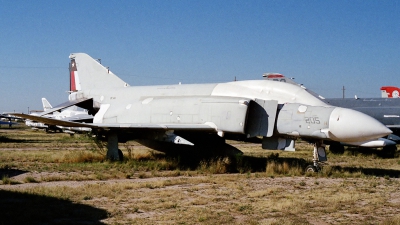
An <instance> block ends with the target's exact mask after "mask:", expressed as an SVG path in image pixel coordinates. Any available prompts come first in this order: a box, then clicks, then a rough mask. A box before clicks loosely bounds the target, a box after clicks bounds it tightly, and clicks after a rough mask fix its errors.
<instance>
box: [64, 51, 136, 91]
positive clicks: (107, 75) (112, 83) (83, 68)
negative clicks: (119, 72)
mask: <svg viewBox="0 0 400 225" xmlns="http://www.w3.org/2000/svg"><path fill="white" fill-rule="evenodd" d="M69 58H70V59H71V62H70V66H69V68H70V79H71V80H70V91H71V92H75V91H80V90H90V89H104V88H115V87H127V86H129V85H128V84H127V83H126V82H125V81H123V80H121V79H120V78H119V77H117V76H116V75H115V74H114V73H112V72H111V71H110V70H109V69H108V68H105V67H104V66H102V65H101V64H100V63H99V62H97V61H96V60H95V59H93V58H92V57H90V56H89V55H87V54H85V53H72V54H71V55H70V56H69Z"/></svg>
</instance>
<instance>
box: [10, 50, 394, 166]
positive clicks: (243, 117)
mask: <svg viewBox="0 0 400 225" xmlns="http://www.w3.org/2000/svg"><path fill="white" fill-rule="evenodd" d="M70 59H71V61H70V76H71V83H70V85H71V94H70V95H69V101H68V102H66V103H63V104H61V105H59V106H58V107H54V108H53V109H51V110H49V111H46V112H44V113H42V114H41V115H40V116H43V115H46V114H49V113H52V112H53V111H57V110H60V109H62V108H66V107H69V106H71V105H77V106H79V107H82V108H85V109H87V110H88V111H89V114H91V115H94V119H93V123H75V122H70V121H61V120H56V119H53V118H45V117H40V116H32V115H25V114H17V115H18V116H21V117H24V118H31V119H37V120H38V121H42V122H45V123H46V124H52V125H58V126H69V127H72V126H76V127H89V128H92V130H93V132H95V133H96V134H97V135H98V136H102V137H105V138H106V139H107V142H108V143H107V148H108V151H107V156H108V158H110V159H113V160H121V159H122V157H123V156H122V154H121V153H122V152H121V151H119V149H118V142H124V141H127V140H132V139H135V140H137V141H138V142H139V143H142V144H143V145H146V146H149V147H151V148H155V149H158V150H163V149H165V148H167V147H173V148H176V147H178V146H186V147H187V148H188V150H189V149H194V148H197V149H201V150H205V149H215V150H217V149H222V148H225V147H226V148H229V147H232V146H230V145H228V144H227V143H226V142H225V140H226V139H238V138H240V139H241V140H244V141H248V142H252V141H254V138H257V137H262V139H261V141H260V142H262V145H261V147H262V148H263V149H280V150H285V149H286V150H289V149H293V148H294V141H295V140H296V139H297V138H299V137H300V138H306V139H308V140H310V141H311V142H313V143H314V154H313V156H314V159H313V162H314V163H313V165H310V166H308V167H307V170H308V171H317V170H318V169H319V166H320V164H319V162H320V161H326V160H327V158H326V154H325V145H324V144H323V142H324V141H329V140H331V141H337V142H346V143H353V144H356V145H363V144H368V143H371V142H376V140H378V138H381V137H383V136H387V135H388V134H390V133H392V132H391V130H389V129H388V128H387V127H385V126H384V125H383V124H381V123H380V122H379V121H377V120H375V119H374V118H372V117H370V116H368V115H365V114H363V113H361V112H358V111H355V110H352V109H346V108H341V107H335V106H331V105H329V104H327V103H325V102H323V101H322V100H321V99H320V98H318V97H314V96H313V95H312V94H310V93H309V92H307V91H306V90H305V89H303V88H302V87H299V86H298V85H294V84H290V83H284V82H274V81H270V80H246V81H236V82H227V83H217V84H185V85H184V84H182V85H180V84H179V85H160V86H129V85H128V84H127V83H126V82H125V81H123V80H121V79H120V78H119V77H117V76H116V75H114V74H113V73H112V72H111V71H110V70H109V69H108V68H105V67H104V66H102V65H101V64H100V63H99V62H97V61H96V60H94V59H93V58H91V57H90V56H89V55H87V54H84V53H74V54H71V55H70Z"/></svg>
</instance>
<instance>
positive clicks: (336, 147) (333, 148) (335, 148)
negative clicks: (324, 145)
mask: <svg viewBox="0 0 400 225" xmlns="http://www.w3.org/2000/svg"><path fill="white" fill-rule="evenodd" d="M329 151H330V152H331V153H333V154H343V153H344V146H343V145H341V144H339V143H337V144H331V145H329Z"/></svg>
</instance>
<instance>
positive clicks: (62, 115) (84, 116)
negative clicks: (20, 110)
mask: <svg viewBox="0 0 400 225" xmlns="http://www.w3.org/2000/svg"><path fill="white" fill-rule="evenodd" d="M42 104H43V110H44V112H45V113H46V112H49V111H50V110H52V109H53V107H52V106H51V104H50V103H49V101H48V100H47V99H46V98H42ZM31 115H37V116H40V113H31ZM43 117H46V118H52V119H56V120H65V121H72V122H90V123H91V122H93V116H92V115H88V112H87V111H86V110H78V108H77V107H76V106H71V107H68V108H66V109H64V110H62V111H61V112H59V111H54V112H52V113H51V114H46V115H43ZM25 124H26V125H27V126H30V127H32V128H35V129H45V130H46V132H50V131H55V132H57V131H60V132H67V133H74V132H79V133H81V132H90V131H91V129H90V128H88V127H64V126H58V125H53V124H46V123H42V122H39V120H31V119H27V120H26V121H25Z"/></svg>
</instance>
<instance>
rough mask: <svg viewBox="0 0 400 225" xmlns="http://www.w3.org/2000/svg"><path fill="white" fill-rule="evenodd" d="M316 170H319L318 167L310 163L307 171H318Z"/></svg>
mask: <svg viewBox="0 0 400 225" xmlns="http://www.w3.org/2000/svg"><path fill="white" fill-rule="evenodd" d="M316 172H318V169H317V167H315V166H314V165H308V166H307V167H306V173H316Z"/></svg>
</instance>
